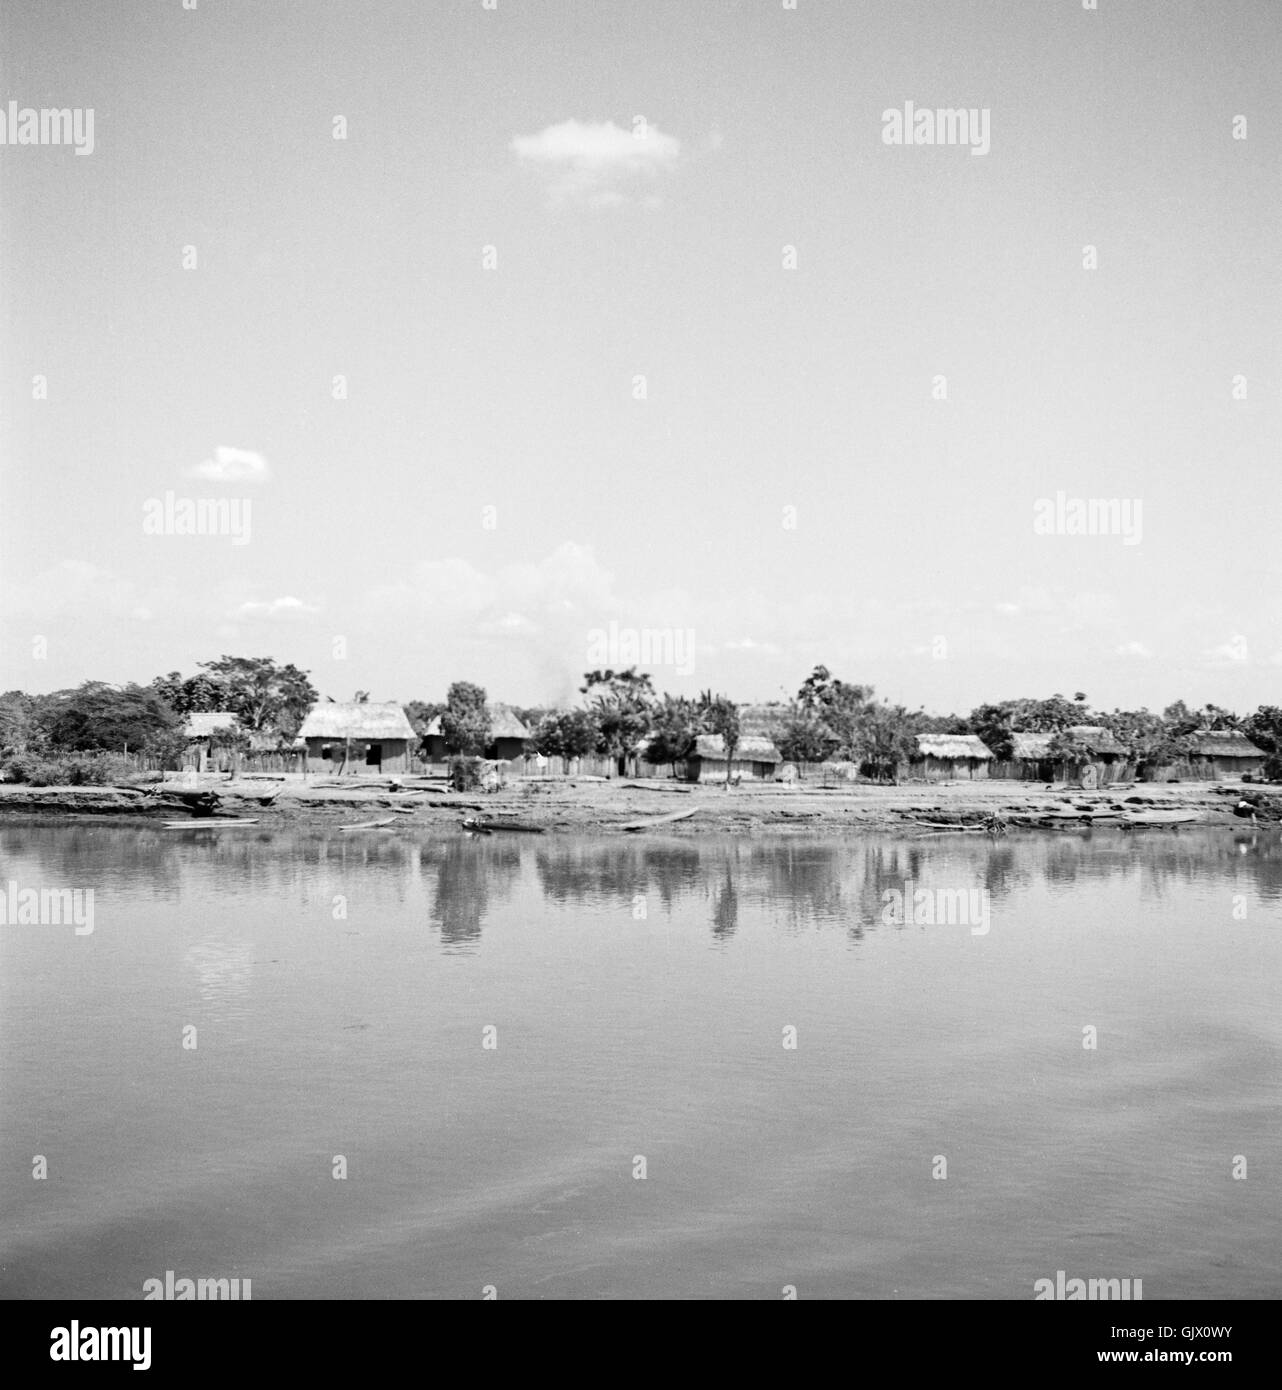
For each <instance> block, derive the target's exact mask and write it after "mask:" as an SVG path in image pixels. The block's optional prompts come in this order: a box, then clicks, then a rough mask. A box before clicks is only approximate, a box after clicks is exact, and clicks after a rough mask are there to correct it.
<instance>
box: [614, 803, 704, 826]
mask: <svg viewBox="0 0 1282 1390" xmlns="http://www.w3.org/2000/svg"><path fill="white" fill-rule="evenodd" d="M702 809H703V808H702V807H700V806H691V807H690V809H689V810H688V811H673V812H672V814H671V815H670V816H655V817H654V818H653V819H652V820H630V821H628V822H627V823H626V824H625V825H621V826H619V829H620V830H650V829H652V828H653V827H654V826H656V825H671V824H672V822H673V821H676V820H689V819H690V817H691V816H693V815H694V814H695V812H696V811H699V810H702Z"/></svg>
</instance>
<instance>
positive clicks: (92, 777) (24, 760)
mask: <svg viewBox="0 0 1282 1390" xmlns="http://www.w3.org/2000/svg"><path fill="white" fill-rule="evenodd" d="M132 771H133V766H132V764H131V763H130V761H129V759H128V758H126V757H122V756H121V755H120V754H119V753H10V754H9V755H8V756H7V757H6V758H5V759H4V761H3V763H0V772H3V774H4V779H5V781H6V782H25V783H26V784H27V785H28V786H32V787H82V786H98V787H100V786H104V785H106V784H108V783H112V782H121V781H124V779H125V778H126V777H128V776H130V775H131V773H132Z"/></svg>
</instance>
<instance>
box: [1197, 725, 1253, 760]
mask: <svg viewBox="0 0 1282 1390" xmlns="http://www.w3.org/2000/svg"><path fill="white" fill-rule="evenodd" d="M1193 738H1194V739H1195V740H1196V742H1195V743H1194V745H1193V753H1194V755H1195V756H1196V757H1201V758H1260V759H1264V758H1266V757H1267V756H1268V754H1266V753H1265V751H1264V749H1263V748H1261V747H1260V746H1259V745H1258V744H1255V743H1252V742H1251V740H1250V739H1249V738H1247V736H1246V735H1245V734H1244V733H1242V732H1241V730H1239V729H1198V730H1197V732H1196V733H1194V735H1193Z"/></svg>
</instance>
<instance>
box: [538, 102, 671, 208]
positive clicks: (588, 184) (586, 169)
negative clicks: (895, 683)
mask: <svg viewBox="0 0 1282 1390" xmlns="http://www.w3.org/2000/svg"><path fill="white" fill-rule="evenodd" d="M511 148H512V150H513V151H514V152H515V154H516V156H517V158H518V159H520V160H521V162H522V163H523V164H526V165H529V166H532V167H534V168H537V169H539V170H541V171H542V172H543V173H544V174H545V176H546V177H547V179H548V191H549V194H550V196H551V198H552V200H553V201H554V202H566V201H569V200H573V199H580V200H582V201H584V202H586V203H587V204H588V205H589V206H590V207H618V206H620V205H621V204H624V203H628V202H632V201H634V200H636V199H637V198H638V196H639V195H638V193H637V186H638V184H639V183H641V182H642V181H643V180H647V179H653V178H654V177H655V175H657V174H659V173H661V172H663V171H665V170H671V169H672V168H673V167H674V166H675V165H676V163H677V160H678V158H679V157H680V154H681V142H680V141H679V140H678V139H676V138H675V137H674V136H672V135H665V134H663V132H662V131H661V130H659V128H658V127H657V126H654V125H649V124H648V123H646V122H645V121H642V120H641V119H640V118H638V121H637V124H636V126H635V128H634V129H633V130H624V129H623V128H622V127H620V126H617V125H615V123H614V122H613V121H603V122H597V123H592V122H584V121H562V122H561V123H560V125H550V126H547V127H545V128H544V129H543V130H541V131H539V132H538V134H537V135H518V136H516V138H515V139H514V140H513V141H512V146H511ZM642 201H644V203H645V205H646V206H649V207H653V206H655V205H656V202H657V199H656V195H655V194H654V193H653V192H652V191H648V192H647V194H646V196H645V197H644V199H643V200H642Z"/></svg>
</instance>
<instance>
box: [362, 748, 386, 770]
mask: <svg viewBox="0 0 1282 1390" xmlns="http://www.w3.org/2000/svg"><path fill="white" fill-rule="evenodd" d="M365 766H366V767H373V768H377V769H378V770H379V771H380V772H381V771H382V770H383V745H382V744H381V743H371V744H370V746H369V747H368V748H367V749H366V750H365Z"/></svg>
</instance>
